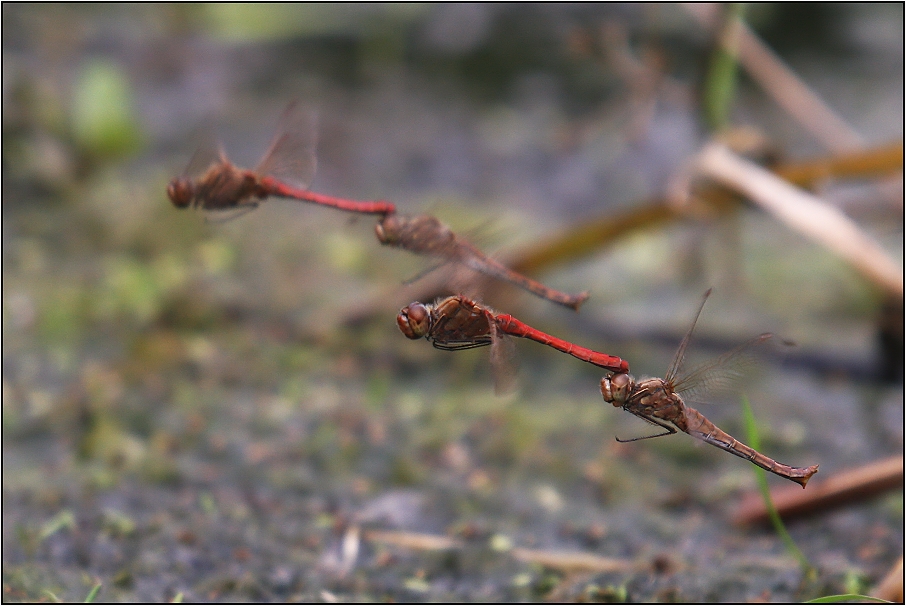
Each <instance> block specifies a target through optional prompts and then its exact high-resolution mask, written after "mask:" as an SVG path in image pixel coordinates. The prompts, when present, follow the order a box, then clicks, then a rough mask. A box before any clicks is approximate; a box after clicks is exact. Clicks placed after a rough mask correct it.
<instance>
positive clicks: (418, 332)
mask: <svg viewBox="0 0 906 606" xmlns="http://www.w3.org/2000/svg"><path fill="white" fill-rule="evenodd" d="M396 323H397V325H398V326H399V327H400V330H401V331H402V333H403V334H404V335H406V336H407V337H409V338H410V339H420V338H421V337H424V336H425V335H426V334H428V326H429V324H430V316H429V314H428V309H427V308H426V307H425V306H424V305H422V304H421V303H410V304H409V305H408V306H406V307H404V308H403V309H402V310H400V313H399V315H398V316H397V317H396Z"/></svg>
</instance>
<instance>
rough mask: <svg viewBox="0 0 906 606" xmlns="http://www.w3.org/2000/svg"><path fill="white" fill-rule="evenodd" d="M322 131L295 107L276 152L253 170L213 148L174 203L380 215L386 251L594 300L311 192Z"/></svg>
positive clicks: (446, 234)
mask: <svg viewBox="0 0 906 606" xmlns="http://www.w3.org/2000/svg"><path fill="white" fill-rule="evenodd" d="M315 130H316V129H315V126H314V120H313V118H312V116H311V114H309V113H307V112H304V111H302V110H300V109H299V107H298V106H297V105H296V104H291V105H290V106H289V107H288V108H287V109H286V111H285V112H284V114H283V117H282V118H281V119H280V123H279V125H278V127H277V131H276V135H275V136H274V139H273V141H272V142H271V145H270V147H269V148H268V150H267V152H266V153H265V154H264V157H263V158H262V159H261V162H259V163H258V165H257V166H256V167H255V168H254V169H253V170H248V169H244V168H239V167H238V166H235V165H234V164H233V163H232V162H230V160H229V159H228V158H227V156H226V154H225V153H224V151H223V149H220V148H217V147H216V146H213V145H206V146H204V147H202V148H201V149H200V150H198V151H197V152H196V153H195V155H194V156H193V157H192V159H191V160H190V161H189V165H188V166H187V167H186V169H185V171H183V175H182V176H179V177H176V178H174V179H172V180H171V181H170V183H169V185H168V186H167V196H168V197H169V198H170V201H171V202H173V204H174V205H175V206H176V207H177V208H189V207H193V208H200V209H203V210H208V211H230V210H236V211H237V215H233V217H236V216H238V215H239V214H243V213H244V212H247V211H250V210H253V209H255V208H257V207H258V205H259V204H260V203H261V202H262V201H263V200H264V199H265V198H268V197H270V196H275V197H283V198H291V199H294V200H299V201H302V202H310V203H313V204H318V205H321V206H329V207H331V208H336V209H339V210H343V211H348V212H354V213H360V214H373V215H381V216H382V218H381V219H380V220H379V222H378V224H377V226H376V234H377V237H378V240H379V241H380V242H381V244H384V245H387V246H395V247H397V248H402V249H405V250H408V251H410V252H414V253H416V254H421V255H427V256H434V257H439V258H442V259H443V260H444V262H455V263H459V264H462V265H464V266H466V267H469V268H471V269H472V270H475V271H478V272H480V273H483V274H485V275H487V276H490V277H493V278H497V279H500V280H505V281H508V282H511V283H513V284H515V285H517V286H519V287H521V288H524V289H526V290H528V291H529V292H531V293H533V294H535V295H538V296H539V297H542V298H545V299H548V300H549V301H552V302H554V303H558V304H560V305H565V306H566V307H569V308H571V309H575V310H578V309H579V306H580V305H582V303H584V302H585V300H586V299H588V293H587V292H583V293H580V294H577V295H574V294H568V293H564V292H561V291H559V290H555V289H553V288H549V287H547V286H545V285H544V284H541V283H540V282H537V281H535V280H532V279H531V278H528V277H526V276H523V275H521V274H519V273H516V272H514V271H513V270H511V269H509V268H508V267H506V266H504V265H503V264H501V263H499V262H498V261H495V260H494V259H492V258H491V257H489V256H487V255H485V254H484V253H482V252H481V251H480V250H478V248H476V247H475V246H473V245H472V244H471V243H469V242H468V241H466V240H465V239H463V238H462V237H460V236H457V235H456V234H455V233H454V232H453V231H452V230H451V229H450V228H449V227H447V226H446V225H444V224H443V223H441V222H440V221H438V220H437V219H436V218H434V217H432V216H430V215H416V216H406V215H398V214H396V206H395V205H394V204H393V203H392V202H387V201H384V200H377V201H360V200H348V199H345V198H337V197H334V196H327V195H324V194H320V193H317V192H313V191H310V190H309V189H308V185H309V184H310V183H311V180H312V179H313V178H314V174H315V168H316V166H317V158H316V156H315V139H316V137H315Z"/></svg>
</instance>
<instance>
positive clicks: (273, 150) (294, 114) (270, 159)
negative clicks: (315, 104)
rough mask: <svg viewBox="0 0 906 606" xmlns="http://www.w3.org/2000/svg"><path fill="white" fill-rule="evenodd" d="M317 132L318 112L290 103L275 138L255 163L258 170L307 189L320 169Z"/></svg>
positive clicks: (264, 174)
mask: <svg viewBox="0 0 906 606" xmlns="http://www.w3.org/2000/svg"><path fill="white" fill-rule="evenodd" d="M317 132H318V128H317V119H316V116H315V113H314V112H313V111H311V110H308V109H305V108H302V107H300V106H299V105H298V104H297V103H292V104H290V106H289V107H287V108H286V111H284V112H283V116H282V117H281V118H280V122H279V123H278V124H277V130H276V134H275V135H274V139H273V140H272V141H271V144H270V147H269V148H268V150H267V152H266V153H265V154H264V157H263V158H262V159H261V162H260V163H259V164H258V166H257V167H255V172H257V173H258V174H259V175H261V176H273V177H275V178H276V179H277V180H279V181H281V182H284V183H286V184H288V185H291V186H294V187H298V188H300V189H307V188H308V186H309V185H311V181H312V179H314V176H315V170H316V169H317V156H316V148H317V143H318V141H317V139H318V137H317Z"/></svg>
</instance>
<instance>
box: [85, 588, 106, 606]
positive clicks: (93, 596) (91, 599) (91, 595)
mask: <svg viewBox="0 0 906 606" xmlns="http://www.w3.org/2000/svg"><path fill="white" fill-rule="evenodd" d="M103 586H104V584H103V583H98V584H97V585H95V586H94V587H92V588H91V591H89V592H88V595H87V596H85V603H86V604H91V603H93V602H94V600H95V599H96V598H97V597H98V593H99V592H100V591H101V587H103Z"/></svg>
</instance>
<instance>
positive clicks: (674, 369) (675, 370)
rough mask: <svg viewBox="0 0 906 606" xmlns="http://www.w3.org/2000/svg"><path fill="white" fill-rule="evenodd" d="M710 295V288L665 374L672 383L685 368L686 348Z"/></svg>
mask: <svg viewBox="0 0 906 606" xmlns="http://www.w3.org/2000/svg"><path fill="white" fill-rule="evenodd" d="M709 296H711V289H710V288H709V289H708V290H706V291H705V295H704V296H703V297H702V302H701V305H699V306H698V312H696V314H695V319H694V320H692V326H690V327H689V330H687V331H686V334H685V335H684V336H683V340H682V341H680V344H679V347H678V348H677V350H676V355H675V356H674V357H673V362H671V363H670V368H669V369H668V370H667V374H666V375H665V376H664V380H665V381H667V383H670V384H671V385H675V381H676V378H677V376H679V373H680V370H682V368H683V362H684V361H685V359H686V348H687V347H689V341H691V340H692V333H693V332H694V331H695V325H696V324H697V323H698V318H699V317H700V316H701V315H702V310H703V309H704V308H705V302H706V301H707V300H708V297H709Z"/></svg>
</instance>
